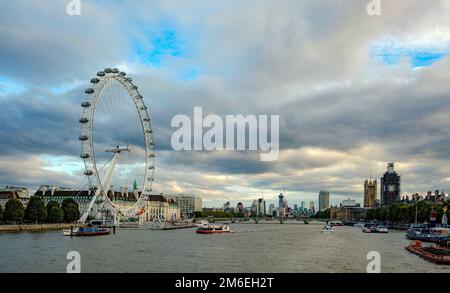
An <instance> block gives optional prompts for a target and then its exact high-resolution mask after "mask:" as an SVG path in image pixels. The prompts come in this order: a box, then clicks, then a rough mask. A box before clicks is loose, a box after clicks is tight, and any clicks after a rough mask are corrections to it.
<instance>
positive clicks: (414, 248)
mask: <svg viewBox="0 0 450 293" xmlns="http://www.w3.org/2000/svg"><path fill="white" fill-rule="evenodd" d="M405 249H406V250H408V251H409V252H411V253H414V254H417V255H418V256H420V257H422V258H423V259H426V260H428V261H431V262H434V263H437V264H443V265H450V249H448V247H442V246H422V242H421V241H415V242H413V243H411V244H410V245H408V246H406V247H405Z"/></svg>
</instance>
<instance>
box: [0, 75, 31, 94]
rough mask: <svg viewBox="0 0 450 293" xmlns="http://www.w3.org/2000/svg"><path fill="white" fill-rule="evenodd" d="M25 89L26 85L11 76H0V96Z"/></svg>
mask: <svg viewBox="0 0 450 293" xmlns="http://www.w3.org/2000/svg"><path fill="white" fill-rule="evenodd" d="M26 90H27V87H26V86H25V85H24V84H22V83H20V82H18V81H16V80H13V79H11V78H8V77H5V76H0V97H7V96H10V95H19V94H21V93H23V92H25V91H26Z"/></svg>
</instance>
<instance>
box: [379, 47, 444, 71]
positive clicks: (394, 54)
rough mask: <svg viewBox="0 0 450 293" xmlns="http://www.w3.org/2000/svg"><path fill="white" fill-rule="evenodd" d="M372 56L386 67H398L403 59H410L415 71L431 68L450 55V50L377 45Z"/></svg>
mask: <svg viewBox="0 0 450 293" xmlns="http://www.w3.org/2000/svg"><path fill="white" fill-rule="evenodd" d="M371 55H372V56H373V57H375V58H378V59H379V60H380V62H381V63H383V64H385V65H391V66H394V65H397V64H398V63H399V62H400V61H401V60H402V59H408V60H409V62H410V65H411V67H412V68H413V69H415V68H420V67H427V66H431V65H433V64H434V63H436V62H438V61H439V60H441V59H442V58H444V57H446V56H448V55H450V48H449V49H435V48H405V47H396V46H393V45H392V44H377V45H374V46H372V48H371Z"/></svg>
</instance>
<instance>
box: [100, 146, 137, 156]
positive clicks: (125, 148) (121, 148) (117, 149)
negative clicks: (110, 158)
mask: <svg viewBox="0 0 450 293" xmlns="http://www.w3.org/2000/svg"><path fill="white" fill-rule="evenodd" d="M130 151H131V148H130V146H129V145H127V146H116V147H115V148H112V149H106V150H105V152H107V153H115V154H120V153H121V152H130Z"/></svg>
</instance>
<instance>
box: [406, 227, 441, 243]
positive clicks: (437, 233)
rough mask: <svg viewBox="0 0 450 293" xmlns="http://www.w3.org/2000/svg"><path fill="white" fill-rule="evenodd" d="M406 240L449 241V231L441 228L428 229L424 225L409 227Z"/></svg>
mask: <svg viewBox="0 0 450 293" xmlns="http://www.w3.org/2000/svg"><path fill="white" fill-rule="evenodd" d="M406 238H407V239H409V240H419V241H423V242H434V243H436V242H440V241H450V229H449V228H443V227H434V228H428V227H427V226H426V225H411V227H410V228H409V229H408V231H406Z"/></svg>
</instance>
